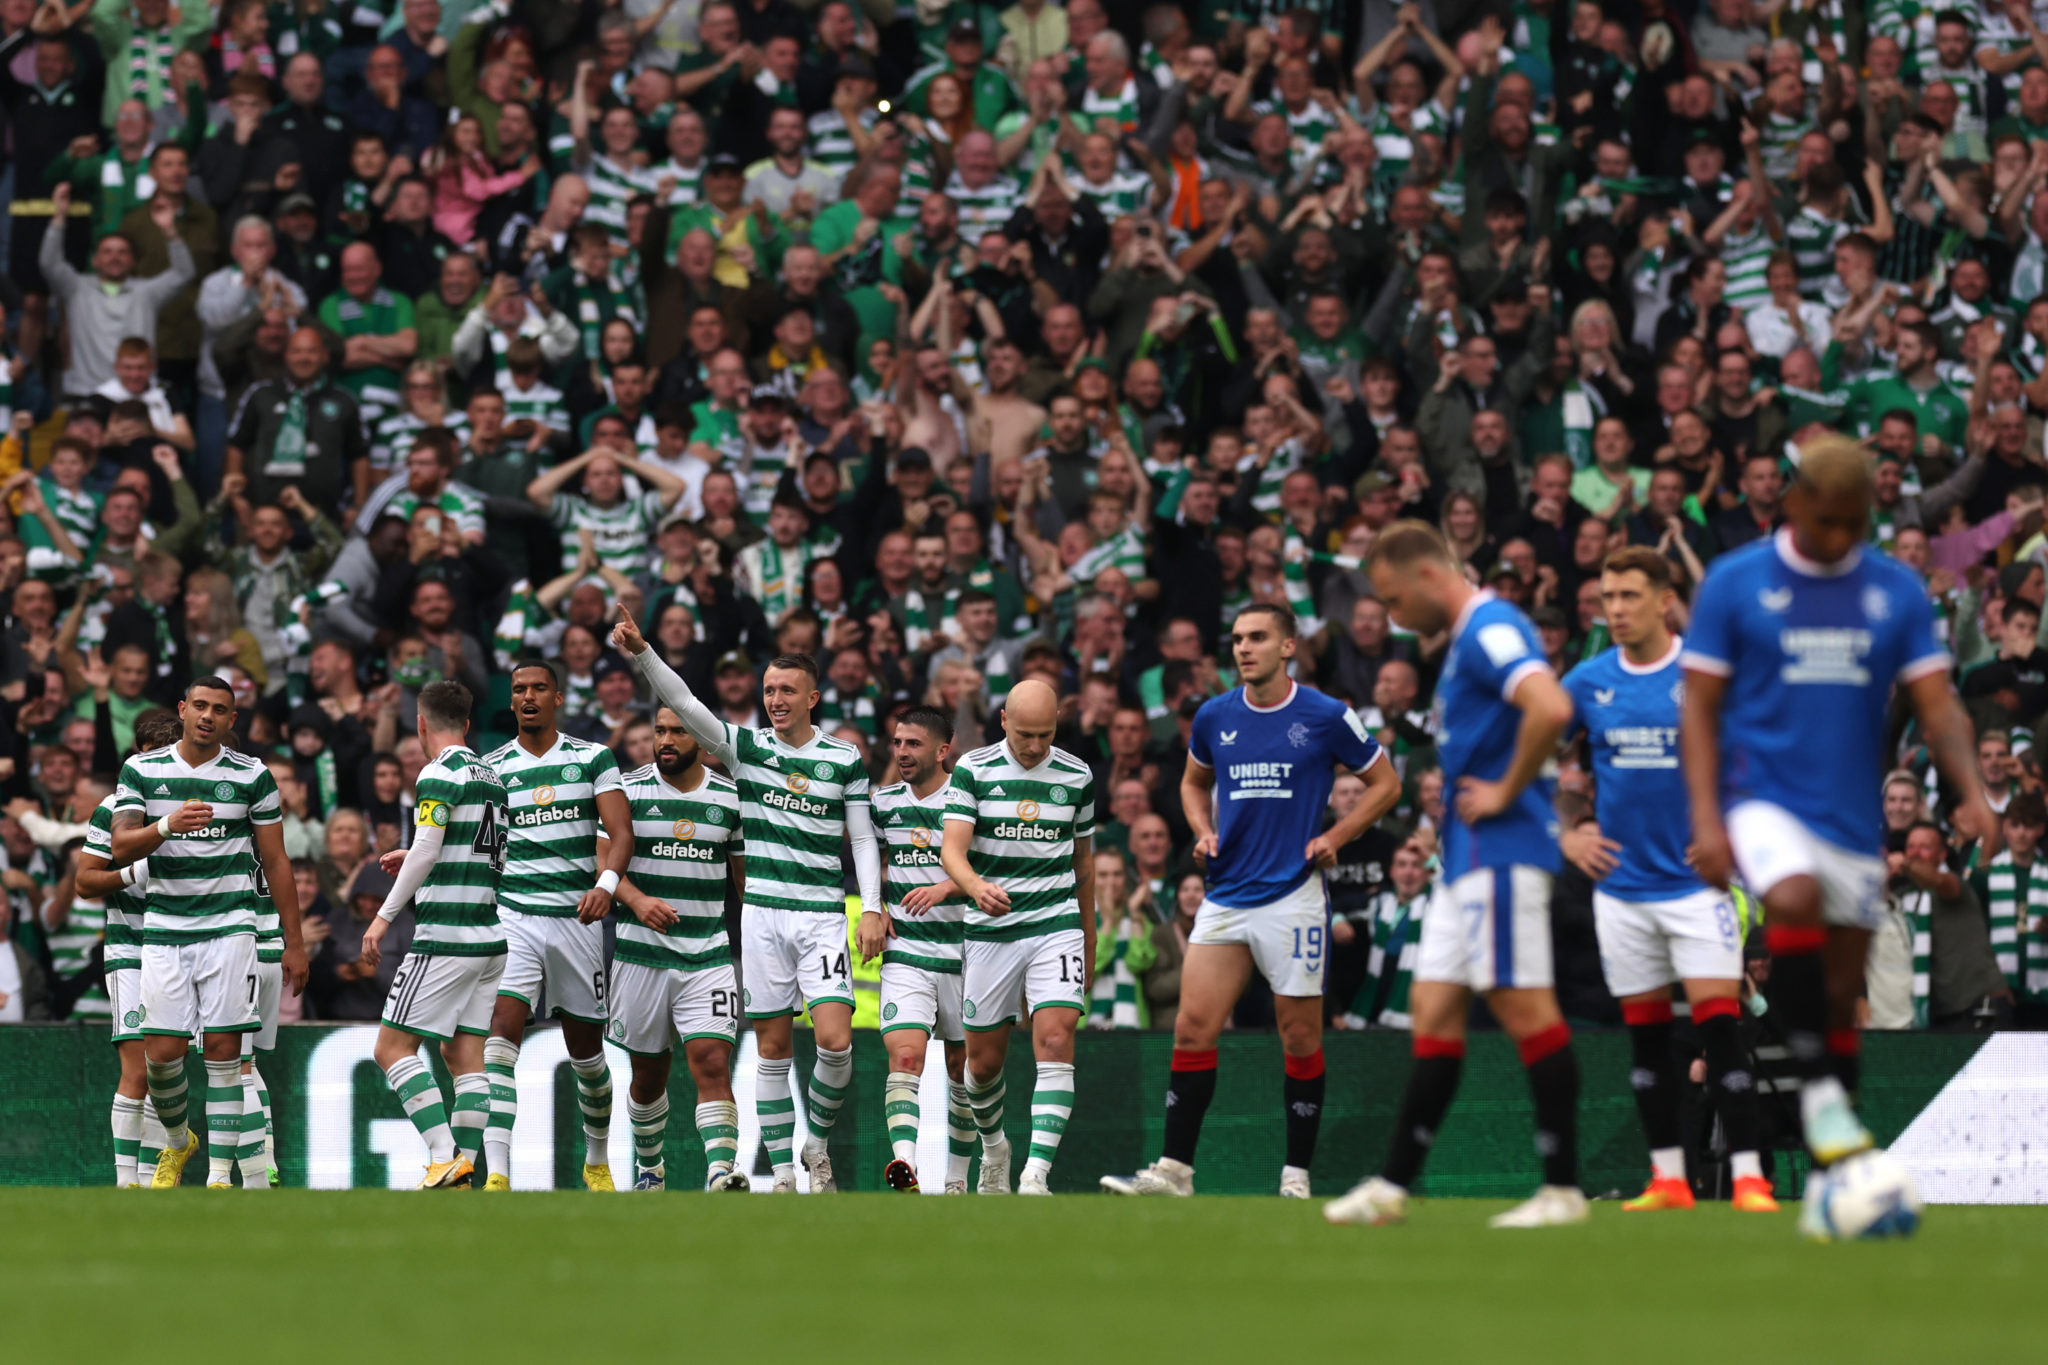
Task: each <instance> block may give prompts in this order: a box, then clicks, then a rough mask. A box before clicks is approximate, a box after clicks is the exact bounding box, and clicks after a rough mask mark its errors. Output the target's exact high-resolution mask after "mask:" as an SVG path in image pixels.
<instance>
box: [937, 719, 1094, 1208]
mask: <svg viewBox="0 0 2048 1365" xmlns="http://www.w3.org/2000/svg"><path fill="white" fill-rule="evenodd" d="M1058 725H1059V697H1058V696H1057V694H1055V693H1054V692H1053V690H1052V689H1051V688H1050V687H1048V686H1046V685H1045V684H1044V683H1042V682H1039V681H1037V680H1036V679H1027V680H1026V681H1024V682H1020V683H1018V684H1017V685H1016V686H1015V687H1013V688H1011V689H1010V694H1009V697H1008V699H1007V700H1006V701H1005V703H1004V706H1003V734H1004V739H1003V741H1002V742H1001V743H1000V744H991V745H989V746H988V747H987V748H985V749H977V750H975V751H974V752H973V753H970V754H968V755H967V756H966V757H964V758H962V759H961V760H960V761H959V763H958V764H956V765H955V766H954V768H953V782H952V788H951V790H949V791H948V792H947V793H946V838H945V845H944V850H943V852H942V853H941V855H940V858H941V863H942V865H943V866H944V867H945V869H946V874H947V875H948V876H949V877H951V878H952V879H953V884H954V885H955V886H957V887H959V888H960V890H961V891H962V892H963V893H964V894H965V895H966V896H967V897H968V898H969V899H970V901H971V902H972V903H971V904H970V905H969V906H968V908H967V930H966V946H965V948H964V950H963V952H962V956H961V994H962V996H963V997H964V1003H963V1004H962V1005H961V1009H960V1012H961V1014H962V1015H963V1016H964V1018H965V1027H966V1030H967V1098H968V1104H969V1106H970V1107H971V1108H972V1109H973V1110H974V1122H975V1124H976V1126H977V1127H979V1128H980V1129H981V1133H982V1139H983V1144H984V1145H983V1149H982V1156H981V1192H982V1193H983V1194H1007V1193H1009V1175H1010V1151H1009V1141H1008V1140H1007V1139H1006V1138H1004V1137H1003V1136H1002V1126H1003V1062H1004V1058H1005V1056H1006V1055H1007V1053H1008V1052H1009V1047H1010V1029H1011V1026H1012V1025H1014V1024H1015V1023H1016V1022H1017V1020H1018V1018H1019V1017H1020V1015H1021V1014H1022V1013H1023V1011H1024V1010H1025V1009H1026V1008H1028V1009H1030V1011H1031V1044H1032V1052H1033V1055H1034V1056H1035V1057H1036V1058H1037V1062H1038V1077H1037V1085H1036V1087H1035V1088H1034V1090H1033V1091H1032V1095H1031V1151H1030V1156H1029V1159H1028V1160H1027V1161H1026V1162H1025V1164H1024V1173H1023V1175H1022V1177H1021V1178H1020V1179H1019V1180H1018V1182H1017V1193H1019V1194H1050V1193H1052V1191H1051V1189H1049V1188H1048V1186H1047V1177H1048V1176H1050V1175H1051V1173H1052V1163H1053V1159H1054V1158H1055V1157H1056V1156H1058V1155H1059V1149H1060V1139H1061V1137H1062V1136H1064V1135H1065V1133H1066V1131H1067V1122H1068V1120H1069V1119H1070V1118H1071V1117H1072V1115H1073V1112H1074V1030H1075V1028H1076V1027H1077V1026H1078V1025H1079V1024H1080V1022H1081V1019H1082V1018H1083V1017H1084V1016H1085V1015H1086V1014H1087V1012H1088V987H1089V980H1090V978H1091V977H1092V975H1093V974H1094V967H1095V877H1094V867H1093V856H1092V855H1093V849H1094V843H1095V779H1094V776H1093V775H1092V774H1091V773H1090V772H1089V769H1088V765H1087V764H1085V763H1083V762H1082V761H1081V760H1080V759H1078V758H1075V757H1074V756H1073V755H1072V754H1069V753H1066V752H1064V751H1063V750H1060V749H1057V748H1055V747H1053V743H1052V737H1053V732H1054V731H1055V730H1056V729H1057V728H1058Z"/></svg>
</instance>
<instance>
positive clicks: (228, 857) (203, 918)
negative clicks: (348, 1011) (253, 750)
mask: <svg viewBox="0 0 2048 1365" xmlns="http://www.w3.org/2000/svg"><path fill="white" fill-rule="evenodd" d="M187 801H200V802H204V803H205V804H206V805H208V806H211V807H212V808H213V818H212V819H211V820H209V821H208V822H207V823H206V824H205V825H203V826H201V827H200V828H199V829H196V830H193V831H192V832H191V833H189V834H174V835H172V836H171V837H170V838H168V839H166V840H164V842H163V843H162V845H161V846H159V847H158V848H157V850H156V851H155V852H154V853H151V854H150V855H149V909H148V912H147V914H146V915H145V917H144V920H143V928H142V941H143V942H144V943H157V944H176V943H199V942H203V941H205V940H208V939H216V938H227V937H229V936H230V935H233V934H254V933H255V932H256V902H257V893H256V875H255V872H256V827H257V826H258V825H275V824H277V823H279V822H280V821H282V820H283V819H284V808H283V803H282V802H281V801H280V800H279V799H278V795H277V782H276V781H275V780H274V779H273V778H272V777H271V775H270V769H268V768H266V767H264V766H263V764H261V763H259V762H257V761H256V760H255V759H253V758H250V757H249V756H248V755H246V754H238V753H236V752H235V751H234V750H232V749H222V750H221V751H220V752H218V753H216V754H215V755H214V756H213V757H212V758H210V759H208V760H207V761H206V762H204V763H202V764H200V765H199V766H198V767H196V768H195V767H193V766H191V765H190V764H188V763H187V762H186V761H185V760H184V758H183V757H182V756H181V755H180V754H179V752H178V746H177V745H175V744H173V745H171V746H169V747H168V748H164V749H158V750H156V751H155V752H154V753H147V754H137V755H136V756H135V757H133V758H131V759H129V760H128V761H127V762H126V763H124V764H122V765H121V779H120V783H119V785H118V786H117V787H116V789H115V793H114V810H115V813H116V814H118V815H128V814H130V813H133V814H137V815H140V816H142V817H143V818H144V819H145V820H147V821H150V822H152V823H153V822H155V821H157V820H160V819H162V818H163V817H164V816H167V815H172V814H175V813H176V812H177V811H179V810H181V809H183V807H184V805H185V803H186V802H187Z"/></svg>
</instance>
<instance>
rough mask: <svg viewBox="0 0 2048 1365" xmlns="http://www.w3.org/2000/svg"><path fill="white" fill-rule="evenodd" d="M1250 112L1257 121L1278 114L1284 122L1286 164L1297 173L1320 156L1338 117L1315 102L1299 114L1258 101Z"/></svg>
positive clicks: (1279, 104)
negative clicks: (1325, 139)
mask: <svg viewBox="0 0 2048 1365" xmlns="http://www.w3.org/2000/svg"><path fill="white" fill-rule="evenodd" d="M1252 112H1253V113H1254V114H1257V115H1258V116H1259V117H1260V118H1264V117H1265V116H1266V115H1268V114H1278V115H1279V116H1280V117H1282V118H1284V119H1286V120H1287V160H1288V163H1289V164H1290V165H1292V166H1293V167H1294V169H1295V170H1297V171H1299V170H1302V169H1304V168H1305V167H1307V166H1310V165H1312V164H1314V162H1315V160H1316V158H1317V157H1319V156H1321V155H1322V154H1323V139H1324V138H1326V137H1328V136H1329V135H1330V134H1331V133H1334V132H1336V131H1337V116H1336V115H1335V114H1332V113H1331V112H1330V111H1329V110H1327V109H1325V108H1323V106H1322V105H1320V104H1317V103H1316V102H1315V101H1314V100H1310V101H1309V102H1308V107H1307V108H1305V109H1303V110H1302V111H1301V112H1300V113H1298V114H1297V113H1295V112H1293V111H1292V110H1290V109H1289V108H1288V107H1287V106H1286V104H1284V103H1283V102H1281V101H1280V100H1277V99H1272V100H1260V101H1258V102H1257V103H1255V104H1254V105H1252Z"/></svg>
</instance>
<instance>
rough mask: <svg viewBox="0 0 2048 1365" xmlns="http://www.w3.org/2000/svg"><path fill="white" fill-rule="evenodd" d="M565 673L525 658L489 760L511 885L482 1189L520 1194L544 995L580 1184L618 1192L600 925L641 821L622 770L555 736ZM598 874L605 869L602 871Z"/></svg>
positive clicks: (505, 886)
mask: <svg viewBox="0 0 2048 1365" xmlns="http://www.w3.org/2000/svg"><path fill="white" fill-rule="evenodd" d="M558 668H559V665H556V664H550V663H546V662H543V661H542V660H539V659H529V660H524V661H522V662H520V663H519V664H517V665H515V666H514V667H513V669H512V720H513V723H514V724H516V725H517V726H518V727H519V738H517V739H515V740H513V741H512V742H511V743H510V744H506V745H503V746H501V747H499V748H496V749H493V750H492V751H491V752H490V753H488V754H485V755H484V765H485V766H486V767H488V768H490V769H491V771H493V772H495V773H496V774H497V775H498V776H499V778H501V779H502V780H503V781H504V783H505V804H506V807H507V809H508V810H509V811H510V812H511V816H510V825H509V827H508V828H509V838H508V840H507V843H506V850H505V875H504V877H503V879H502V880H501V881H500V882H499V885H498V906H499V912H500V919H501V921H502V922H503V924H504V926H505V975H504V978H503V979H502V980H501V981H500V982H499V984H498V1003H497V1008H496V1009H495V1010H494V1011H493V1012H492V1014H491V1036H490V1037H489V1038H487V1039H485V1040H484V1073H485V1075H486V1076H487V1077H489V1079H490V1084H491V1117H490V1123H489V1125H488V1126H487V1127H486V1128H485V1130H484V1163H485V1165H486V1166H487V1167H488V1168H489V1171H490V1174H489V1175H488V1176H487V1177H486V1179H485V1181H484V1188H485V1189H486V1190H508V1189H510V1188H512V1125H513V1124H514V1123H515V1122H516V1121H517V1119H518V1113H519V1092H518V1088H517V1085H516V1083H515V1081H514V1079H513V1078H514V1076H515V1075H516V1074H517V1071H518V1066H519V1047H520V1044H521V1043H522V1042H523V1041H524V1040H525V1038H526V1023H527V1018H528V1016H529V1015H530V1014H532V1012H533V1010H534V1007H535V1006H536V1005H537V1004H539V1003H540V1000H541V992H542V990H543V989H545V990H546V992H547V1004H548V1009H549V1012H550V1013H552V1014H555V1015H558V1016H560V1018H561V1021H562V1041H563V1043H564V1044H566V1045H567V1048H568V1052H569V1066H570V1069H571V1070H573V1071H574V1072H575V1073H576V1099H577V1104H578V1107H579V1108H581V1110H582V1111H583V1184H584V1187H585V1188H586V1189H592V1190H610V1189H613V1188H615V1186H614V1185H613V1183H612V1173H611V1156H610V1153H609V1151H608V1148H609V1144H610V1138H611V1120H612V1081H611V1070H610V1068H609V1067H608V1066H607V1065H606V1063H605V1056H604V1029H605V1021H606V1017H607V1015H606V1009H605V999H606V996H607V995H608V994H609V990H608V988H609V987H610V985H611V973H610V970H609V968H608V966H607V964H606V962H605V959H604V925H603V924H602V923H601V921H602V920H603V919H604V917H605V916H606V915H608V914H610V913H611V908H612V898H613V896H614V895H616V894H617V892H618V887H619V881H620V879H621V878H622V877H624V876H625V875H626V864H627V863H628V861H630V860H631V858H632V856H633V816H632V812H631V811H630V809H629V808H628V807H627V804H626V787H625V783H624V782H622V781H621V780H620V779H619V765H618V761H617V760H616V759H614V758H613V757H612V751H611V750H610V749H607V748H605V747H604V746H603V745H601V744H591V743H588V742H586V741H584V740H580V739H571V738H569V737H568V736H567V735H564V734H563V733H561V731H559V730H557V729H556V728H555V717H556V716H557V714H559V713H560V711H561V709H562V705H563V700H564V698H563V695H562V678H561V675H560V673H559V672H558V671H557V670H558ZM593 869H602V870H600V871H597V872H596V873H595V882H594V884H593V881H592V877H593Z"/></svg>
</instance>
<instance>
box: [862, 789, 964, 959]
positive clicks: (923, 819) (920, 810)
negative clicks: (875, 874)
mask: <svg viewBox="0 0 2048 1365" xmlns="http://www.w3.org/2000/svg"><path fill="white" fill-rule="evenodd" d="M945 829H946V788H945V787H943V786H941V787H940V788H939V789H938V790H937V791H935V792H933V793H932V794H931V795H930V796H929V797H924V798H920V797H919V796H918V794H917V793H916V792H914V791H912V790H911V789H910V784H909V783H908V782H895V783H891V784H890V785H889V786H886V787H877V788H876V789H875V832H876V833H877V834H879V835H880V836H881V838H882V844H883V848H884V860H883V864H882V875H883V879H884V880H883V893H882V898H883V899H884V900H885V901H887V902H888V904H889V917H890V928H891V929H893V930H894V931H895V936H894V937H893V938H891V939H890V940H889V946H888V947H887V948H885V949H884V950H883V952H882V961H883V962H884V963H889V962H895V963H900V964H902V965H903V966H906V967H921V968H923V969H924V970H925V971H928V972H940V973H943V974H945V975H947V976H957V975H959V973H960V955H961V952H962V944H963V942H964V940H965V938H966V933H967V898H966V897H965V896H954V897H952V898H950V899H947V900H943V901H940V902H939V903H938V904H937V905H934V906H933V907H932V908H931V909H929V910H927V911H925V912H924V913H923V914H922V915H909V914H905V913H904V912H903V908H902V907H903V898H904V897H905V896H907V895H909V894H910V893H911V892H912V891H914V890H916V889H917V888H918V887H920V886H936V885H938V884H939V883H940V882H942V881H945V880H946V869H945V868H944V867H942V866H940V864H939V849H940V847H941V846H942V845H943V844H944V843H945V837H946V835H945Z"/></svg>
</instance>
